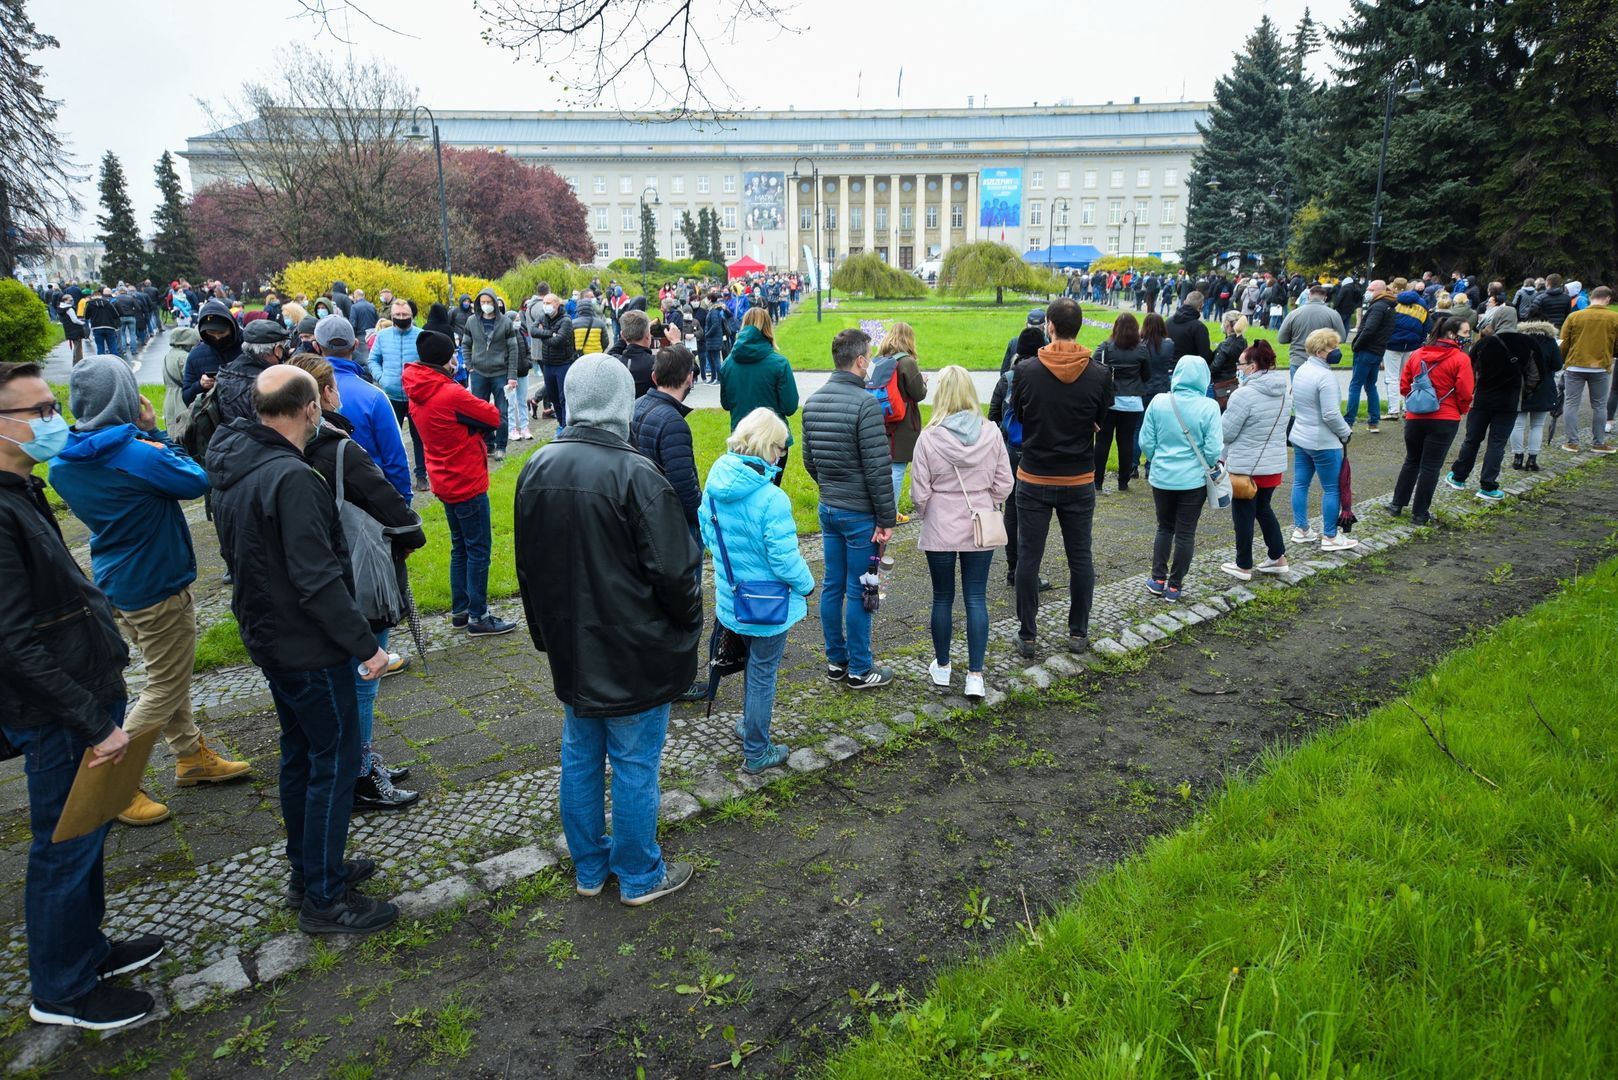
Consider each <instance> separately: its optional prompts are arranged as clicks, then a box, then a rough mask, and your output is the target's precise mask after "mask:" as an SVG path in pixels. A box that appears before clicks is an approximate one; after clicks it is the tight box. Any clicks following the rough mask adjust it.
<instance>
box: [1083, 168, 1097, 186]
mask: <svg viewBox="0 0 1618 1080" xmlns="http://www.w3.org/2000/svg"><path fill="white" fill-rule="evenodd" d="M1084 186H1085V187H1087V188H1094V187H1095V186H1096V171H1095V170H1094V169H1085V170H1084Z"/></svg>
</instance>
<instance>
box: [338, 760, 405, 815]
mask: <svg viewBox="0 0 1618 1080" xmlns="http://www.w3.org/2000/svg"><path fill="white" fill-rule="evenodd" d="M420 798H421V792H419V791H406V790H405V789H404V788H397V787H394V786H393V781H392V780H389V779H388V778H387V777H386V776H384V775H382V773H381V771H380V770H378V769H377V768H376V766H374V765H373V766H372V767H371V771H370V772H368V773H366V774H365V775H364V776H362V777H360V778H359V780H358V781H357V782H356V783H355V784H354V812H355V813H364V812H366V811H368V810H403V809H404V808H405V807H407V806H409V805H410V804H411V803H414V802H416V801H417V800H418V799H420Z"/></svg>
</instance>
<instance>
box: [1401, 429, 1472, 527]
mask: <svg viewBox="0 0 1618 1080" xmlns="http://www.w3.org/2000/svg"><path fill="white" fill-rule="evenodd" d="M1403 426H1404V434H1405V460H1404V464H1403V465H1401V466H1400V467H1399V479H1398V480H1396V481H1395V482H1394V484H1393V505H1394V506H1396V507H1405V506H1408V507H1410V516H1411V518H1412V519H1414V520H1415V521H1417V522H1422V523H1424V522H1426V520H1427V511H1428V509H1429V508H1430V507H1431V506H1432V504H1433V489H1434V488H1436V487H1437V486H1438V474H1439V472H1440V471H1442V469H1443V468H1444V457H1445V455H1447V454H1448V453H1449V448H1450V445H1451V444H1452V443H1454V442H1455V432H1456V431H1457V430H1458V429H1459V428H1460V426H1461V422H1460V421H1459V420H1412V419H1410V416H1409V414H1406V415H1405V421H1404V425H1403ZM1412 500H1413V501H1412Z"/></svg>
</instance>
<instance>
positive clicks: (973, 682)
mask: <svg viewBox="0 0 1618 1080" xmlns="http://www.w3.org/2000/svg"><path fill="white" fill-rule="evenodd" d="M966 696H967V697H968V698H969V699H971V700H972V701H982V700H983V699H984V698H985V697H987V696H988V695H987V693H986V692H985V691H984V689H983V676H982V675H974V674H972V673H971V672H967V673H966Z"/></svg>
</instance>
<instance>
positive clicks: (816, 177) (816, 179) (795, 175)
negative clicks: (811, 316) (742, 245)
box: [789, 157, 821, 322]
mask: <svg viewBox="0 0 1618 1080" xmlns="http://www.w3.org/2000/svg"><path fill="white" fill-rule="evenodd" d="M799 161H807V162H808V163H809V178H810V180H811V181H813V183H814V185H815V267H814V270H815V322H819V321H820V318H821V314H820V290H821V285H820V166H818V165H816V164H815V162H814V159H813V158H806V157H801V158H798V159H797V161H794V162H793V163H792V183H793V185H794V186H797V185H798V180H799V178H800V176H801V174H800V173H799V172H798V162H799ZM799 194H802V190H801V188H800V191H799ZM789 235H791V236H793V237H796V236H797V235H798V223H797V222H793V223H792V229H791V231H790V233H789Z"/></svg>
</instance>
